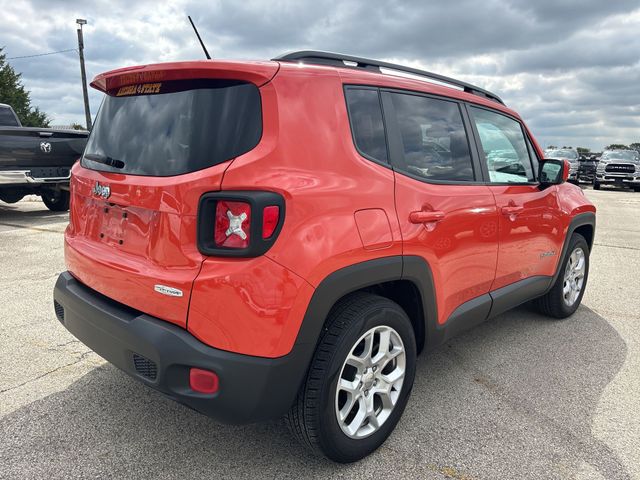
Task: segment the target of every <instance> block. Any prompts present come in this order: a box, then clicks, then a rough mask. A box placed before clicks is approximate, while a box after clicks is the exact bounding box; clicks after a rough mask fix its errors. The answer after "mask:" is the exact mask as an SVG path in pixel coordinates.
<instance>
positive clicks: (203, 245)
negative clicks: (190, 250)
mask: <svg viewBox="0 0 640 480" xmlns="http://www.w3.org/2000/svg"><path fill="white" fill-rule="evenodd" d="M284 207H285V204H284V199H283V198H282V196H280V195H278V194H277V193H274V192H261V191H236V192H234V191H227V192H212V193H207V194H205V195H203V196H202V197H201V198H200V206H199V208H198V249H199V250H200V252H201V253H203V254H205V255H217V256H231V257H257V256H259V255H262V254H264V253H265V252H266V251H267V250H268V249H269V248H270V247H271V245H273V243H274V242H275V240H276V238H277V236H278V233H280V229H281V228H282V223H283V221H284Z"/></svg>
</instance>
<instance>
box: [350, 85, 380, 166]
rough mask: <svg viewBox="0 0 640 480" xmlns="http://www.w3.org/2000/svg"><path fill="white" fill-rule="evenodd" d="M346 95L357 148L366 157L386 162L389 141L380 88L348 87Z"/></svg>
mask: <svg viewBox="0 0 640 480" xmlns="http://www.w3.org/2000/svg"><path fill="white" fill-rule="evenodd" d="M345 96H346V98H347V109H348V110H349V119H350V120H351V131H352V134H353V141H354V142H355V144H356V148H357V149H358V151H359V152H360V153H361V154H362V155H364V156H365V157H368V158H370V159H373V160H377V161H379V162H385V163H386V162H387V141H386V138H385V135H384V123H383V121H382V109H381V107H380V98H379V94H378V90H375V89H363V88H347V89H346V90H345Z"/></svg>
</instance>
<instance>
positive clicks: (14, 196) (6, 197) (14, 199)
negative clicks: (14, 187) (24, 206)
mask: <svg viewBox="0 0 640 480" xmlns="http://www.w3.org/2000/svg"><path fill="white" fill-rule="evenodd" d="M23 198H24V194H22V193H15V192H2V193H0V200H2V201H3V202H4V203H18V202H19V201H20V200H22V199H23Z"/></svg>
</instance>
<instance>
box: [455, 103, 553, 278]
mask: <svg viewBox="0 0 640 480" xmlns="http://www.w3.org/2000/svg"><path fill="white" fill-rule="evenodd" d="M468 110H469V114H470V117H471V121H472V124H473V127H474V128H475V132H476V134H477V137H478V139H479V140H478V144H479V150H480V158H481V162H482V168H483V169H484V170H485V177H486V178H487V180H488V184H489V188H490V190H491V192H492V193H493V195H494V196H495V199H496V205H497V207H498V211H499V212H500V215H499V219H500V220H499V225H500V228H499V230H500V248H499V253H498V265H497V269H496V279H495V282H494V284H493V286H492V287H491V289H492V290H496V289H498V288H501V287H504V286H507V285H510V284H514V283H515V282H518V281H520V280H524V279H528V278H531V277H537V276H551V275H553V273H554V272H555V267H556V264H557V262H558V256H559V255H560V252H561V250H562V231H561V229H560V228H559V225H561V224H562V222H561V219H560V218H559V215H560V205H559V203H558V192H557V190H558V189H557V187H556V186H551V187H548V188H543V189H541V188H540V185H539V183H538V181H537V178H536V177H537V165H538V158H537V155H536V153H535V150H534V149H533V147H532V146H531V143H530V141H529V140H528V138H527V136H526V133H525V129H524V128H523V125H522V124H521V123H520V122H519V121H518V120H517V119H515V118H513V117H510V116H508V115H505V114H503V113H499V112H497V111H495V110H490V109H487V108H484V107H479V106H469V107H468ZM541 280H544V279H541ZM543 284H544V282H543V281H542V282H541V285H543ZM543 286H544V285H543Z"/></svg>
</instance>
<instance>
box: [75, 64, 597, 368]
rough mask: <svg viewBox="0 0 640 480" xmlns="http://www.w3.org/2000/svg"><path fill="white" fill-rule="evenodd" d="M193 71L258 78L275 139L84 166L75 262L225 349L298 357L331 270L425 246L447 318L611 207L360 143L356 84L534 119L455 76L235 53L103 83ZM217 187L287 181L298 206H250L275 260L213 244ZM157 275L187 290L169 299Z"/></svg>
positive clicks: (92, 281) (569, 192)
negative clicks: (182, 161)
mask: <svg viewBox="0 0 640 480" xmlns="http://www.w3.org/2000/svg"><path fill="white" fill-rule="evenodd" d="M190 78H226V79H237V80H244V81H249V82H253V83H254V84H256V85H258V86H259V87H260V94H261V101H262V115H263V131H262V138H261V140H260V142H259V144H258V145H257V146H256V147H255V148H254V149H253V150H251V151H250V152H247V153H246V154H244V155H241V156H239V157H237V158H235V159H229V161H227V162H225V163H223V164H220V165H217V166H214V167H211V168H207V169H204V170H200V171H197V172H193V173H189V174H185V175H180V176H176V177H142V176H131V175H122V174H115V173H103V172H97V171H92V170H87V169H85V168H83V167H81V166H80V165H79V164H76V165H75V166H74V167H73V171H72V173H73V178H72V183H71V188H72V209H71V213H70V225H69V227H68V228H67V231H66V235H65V252H66V261H67V266H68V269H69V270H70V271H71V272H72V274H73V275H74V276H76V277H77V278H78V279H79V280H80V281H81V282H83V283H84V284H86V285H88V286H89V287H91V288H93V289H95V290H97V291H99V292H101V293H103V294H104V295H106V296H108V297H110V298H113V299H114V300H116V301H118V302H121V303H123V304H126V305H129V306H131V307H132V308H135V309H137V310H140V311H142V312H145V313H148V314H150V315H153V316H156V317H158V318H160V319H164V320H167V321H169V322H172V323H175V324H177V325H179V326H181V327H183V328H186V329H187V330H188V331H189V332H190V333H191V334H193V335H194V336H195V337H197V338H198V339H200V340H201V341H202V342H204V343H206V344H208V345H210V346H212V347H215V348H219V349H223V350H227V351H232V352H238V353H243V354H247V355H255V356H262V357H279V356H283V355H286V354H287V353H289V352H290V351H291V349H292V346H293V345H294V343H295V341H296V337H297V335H298V332H299V329H300V325H301V323H302V320H303V317H304V315H305V312H306V309H307V307H308V305H309V301H310V299H311V297H312V295H313V293H314V289H315V287H317V286H318V284H319V283H320V282H321V281H322V280H324V279H325V278H326V277H327V276H329V275H330V274H332V273H333V272H335V271H337V270H339V269H341V268H343V267H347V266H349V265H353V264H356V263H359V262H363V261H366V260H373V259H379V258H382V257H386V256H395V255H402V254H404V255H418V256H421V257H423V258H424V259H425V260H426V261H427V262H428V263H429V265H430V266H431V268H432V271H433V279H434V282H435V290H436V292H435V293H436V304H437V305H436V306H437V311H438V322H439V323H440V324H442V323H444V322H445V321H446V320H447V318H449V316H450V315H451V313H452V312H453V311H454V310H455V309H456V308H457V307H459V306H460V305H461V304H462V303H464V302H466V301H468V300H471V299H473V298H475V297H477V296H479V295H482V294H485V293H487V292H489V291H490V290H491V289H495V288H499V287H500V286H504V285H507V284H509V283H512V282H513V281H517V280H520V279H522V278H526V277H528V276H532V275H552V274H553V273H554V271H555V269H556V268H557V262H558V257H559V252H560V251H561V249H562V243H563V241H564V238H565V235H566V231H567V227H568V225H569V221H570V219H571V218H572V216H573V215H575V214H576V213H581V212H583V211H595V209H594V208H593V206H592V205H591V204H590V203H589V202H588V201H587V200H586V199H585V198H584V195H583V194H582V192H581V191H580V190H579V189H577V188H576V187H574V186H572V185H569V184H563V185H560V186H557V187H551V188H548V189H545V190H540V189H539V188H538V187H537V186H531V185H525V186H487V185H480V184H475V185H435V184H427V183H424V182H420V181H418V180H415V179H412V178H409V177H407V176H404V175H401V174H394V172H393V170H392V169H390V168H388V167H386V166H384V165H381V164H378V163H374V162H372V161H370V160H367V159H365V158H364V157H362V156H361V155H360V154H359V153H358V151H357V150H356V148H355V147H354V144H353V139H352V134H351V130H350V126H349V119H348V115H347V109H346V103H345V98H344V91H343V87H344V85H345V84H350V85H353V84H363V85H372V86H386V87H389V86H392V87H395V88H401V89H407V90H414V91H418V92H424V93H431V94H434V95H445V96H447V97H451V98H456V99H460V100H464V101H468V102H472V103H476V104H479V105H484V106H488V107H491V108H494V109H497V110H499V111H503V112H506V113H508V114H510V115H512V116H514V117H516V118H519V117H518V116H517V114H516V113H515V112H513V111H511V110H510V109H508V108H506V107H504V106H502V105H499V104H497V103H495V102H492V101H490V100H487V99H483V98H482V97H479V96H476V95H472V94H469V93H465V92H461V91H458V90H454V89H450V88H447V87H443V86H440V85H435V84H430V83H427V82H422V81H418V80H413V79H409V78H402V77H392V76H389V75H380V74H375V73H372V72H366V71H360V70H355V69H354V70H347V69H337V68H333V67H328V66H326V67H325V66H308V65H307V66H299V65H294V64H287V63H282V64H278V63H277V62H219V61H201V62H181V63H172V64H162V65H150V66H143V67H131V68H126V69H120V70H115V71H112V72H108V73H105V74H102V75H99V76H98V77H96V79H95V80H94V81H93V82H92V85H93V86H94V87H95V88H98V89H100V90H102V91H109V92H112V91H113V90H114V89H116V88H120V87H121V86H128V85H135V84H139V83H148V82H162V81H165V80H177V79H190ZM530 138H532V143H533V144H534V147H535V148H536V150H537V151H538V154H539V156H540V157H542V152H541V150H540V148H539V146H538V144H537V143H536V142H535V139H533V137H532V136H531V135H530ZM96 182H100V183H101V184H106V185H108V186H109V187H110V188H111V196H110V197H109V199H108V200H103V199H99V198H98V197H96V196H95V195H94V194H93V193H92V188H93V187H94V185H95V183H96ZM217 190H264V191H273V192H276V193H279V194H280V195H281V196H282V197H283V198H284V200H285V208H284V209H283V211H280V210H279V209H278V211H277V212H276V211H274V210H273V209H272V210H269V211H267V210H265V211H264V212H250V213H251V214H252V215H260V216H263V217H262V218H263V219H264V228H263V231H262V232H251V233H252V234H255V235H262V236H263V237H269V236H270V235H271V234H272V232H273V231H274V230H273V228H275V225H276V224H277V218H280V217H281V216H282V217H283V220H284V223H283V225H282V228H281V230H280V232H279V233H278V236H277V238H276V239H275V243H274V244H273V246H271V248H270V249H269V250H268V251H267V253H266V254H265V255H262V256H259V257H256V258H223V257H213V256H212V257H206V256H203V255H202V254H201V253H200V252H199V250H198V248H197V242H196V227H197V211H198V202H199V199H200V197H201V196H202V195H203V194H204V193H206V192H211V191H217ZM235 207H237V205H236V206H235ZM258 218H259V217H258ZM210 233H211V235H212V236H214V235H215V231H212V232H210ZM219 233H220V232H219ZM222 233H224V232H222ZM220 238H222V237H221V235H220ZM549 252H556V255H555V256H554V255H550V254H549ZM156 285H163V286H166V287H171V288H175V289H179V290H181V291H182V293H183V295H182V296H168V295H165V294H162V293H159V292H157V291H156V290H155V286H156ZM161 290H162V289H161Z"/></svg>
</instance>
